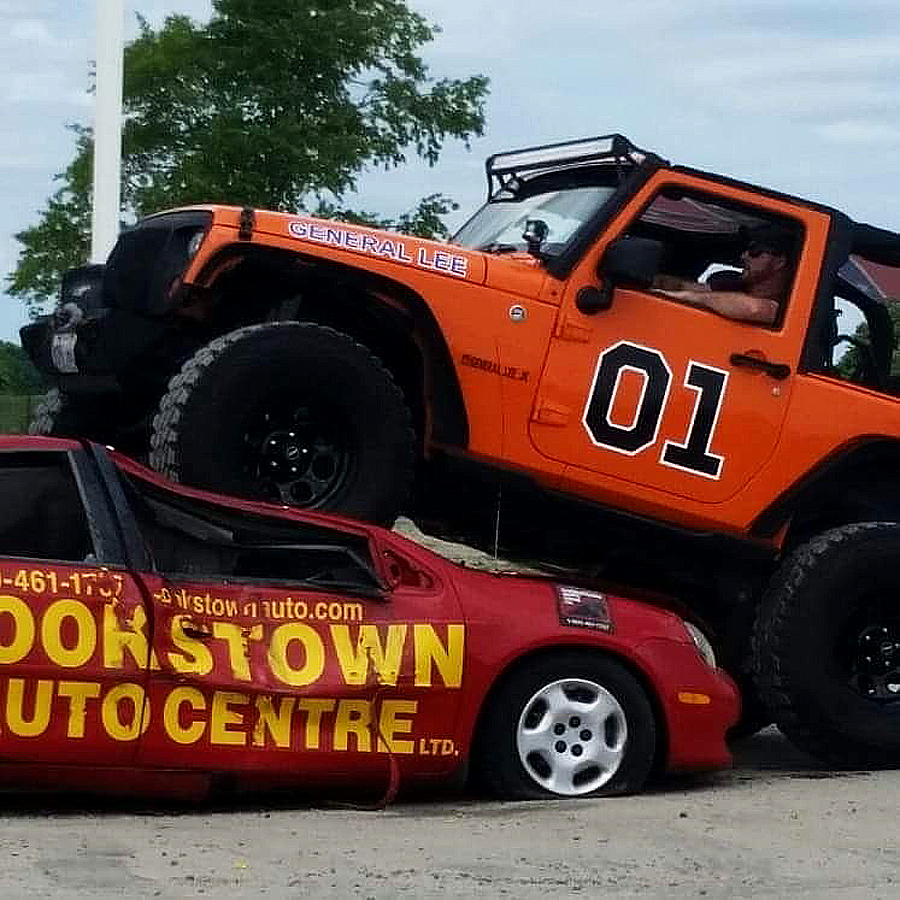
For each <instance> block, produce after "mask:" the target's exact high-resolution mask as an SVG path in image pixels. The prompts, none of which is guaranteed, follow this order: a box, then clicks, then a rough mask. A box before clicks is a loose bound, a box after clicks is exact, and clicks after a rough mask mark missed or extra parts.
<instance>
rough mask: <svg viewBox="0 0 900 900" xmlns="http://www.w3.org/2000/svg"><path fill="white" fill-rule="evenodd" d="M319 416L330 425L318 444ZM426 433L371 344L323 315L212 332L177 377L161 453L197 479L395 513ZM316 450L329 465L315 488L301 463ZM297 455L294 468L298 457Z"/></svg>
mask: <svg viewBox="0 0 900 900" xmlns="http://www.w3.org/2000/svg"><path fill="white" fill-rule="evenodd" d="M269 410H272V411H273V414H272V416H269ZM279 417H280V418H279ZM285 417H287V418H285ZM300 420H302V421H300ZM298 421H300V424H299V425H296V423H297V422H298ZM316 428H318V429H319V430H320V431H327V432H329V434H328V435H327V436H325V437H323V438H322V440H321V441H319V443H318V444H316V443H315V434H314V432H315V430H316ZM267 429H268V430H267ZM295 432H296V437H297V440H296V442H294V443H291V442H292V441H294V435H295ZM301 432H302V434H301ZM289 435H291V437H290V439H289V438H288V436H289ZM301 438H302V440H301ZM303 440H305V441H306V443H305V444H303V446H300V444H301V443H302V442H303ZM415 440H416V438H415V432H414V431H413V429H412V425H411V416H410V413H409V409H408V408H407V406H406V403H405V400H404V397H403V394H402V392H401V391H400V389H399V388H398V387H397V385H396V384H395V382H394V381H393V379H392V377H391V375H390V373H389V372H388V371H387V369H385V367H384V366H383V365H382V364H381V362H380V360H378V359H377V358H376V357H375V356H374V355H373V354H372V353H370V352H369V350H368V349H366V348H365V347H363V346H362V345H361V344H358V343H356V342H355V341H354V340H352V339H351V338H349V337H347V336H346V335H344V334H341V333H339V332H337V331H335V330H333V329H331V328H327V327H324V326H320V325H315V324H309V323H298V322H278V323H266V324H261V325H250V326H247V327H245V328H240V329H238V330H237V331H233V332H231V333H230V334H226V335H224V336H223V337H220V338H217V339H216V340H214V341H212V342H211V343H210V344H208V345H207V346H205V347H203V348H202V349H200V350H198V351H197V353H195V354H194V356H193V357H192V358H191V359H189V360H188V361H187V362H186V363H185V364H184V366H183V367H182V369H181V371H180V372H179V374H178V375H176V376H175V377H174V378H173V379H172V380H171V381H170V382H169V387H168V392H167V393H166V394H165V396H164V397H163V398H162V400H161V402H160V406H159V412H158V413H157V414H156V416H155V417H154V419H153V430H152V435H151V439H150V465H151V466H152V467H153V468H155V469H156V470H157V471H159V472H161V473H163V474H164V475H167V476H168V477H170V478H173V479H175V480H177V481H181V482H183V483H185V484H191V485H195V486H197V487H202V488H207V489H210V490H215V491H220V492H223V493H229V494H234V495H237V496H244V497H255V498H262V499H269V500H276V501H278V502H284V503H290V504H292V505H296V506H300V507H306V508H312V509H317V510H321V511H328V512H336V513H340V514H342V515H347V516H351V517H354V518H359V519H365V520H369V521H373V522H379V523H391V522H393V520H394V519H395V518H396V516H397V514H398V513H399V512H400V509H401V508H402V505H403V503H404V501H405V500H406V497H407V495H408V493H409V489H410V485H411V481H412V475H413V465H414V461H415ZM329 442H330V443H329ZM313 445H315V446H313ZM323 445H327V447H326V450H322V451H320V450H317V449H316V448H317V447H321V446H323ZM272 448H274V449H272ZM267 453H268V454H270V456H269V457H267V456H266V454H267ZM317 453H318V454H319V456H318V461H317V463H316V464H317V465H318V466H319V468H320V469H321V468H323V467H324V468H325V471H324V477H323V478H321V479H319V474H320V473H316V476H315V489H313V488H310V487H309V485H310V484H313V483H314V479H313V475H312V474H311V472H312V469H311V468H309V467H307V469H306V470H304V469H303V468H302V465H301V464H302V462H303V460H308V459H313V458H314V457H316V454H317ZM288 454H293V455H294V457H293V458H289V456H288ZM304 454H305V455H304ZM326 454H330V456H329V455H326ZM298 460H299V462H298V465H299V466H300V469H301V473H300V474H299V475H297V476H296V477H295V475H293V474H290V473H293V472H294V471H295V470H294V469H290V473H289V472H288V466H289V465H293V463H294V462H297V461H298ZM323 460H324V462H323ZM332 464H333V471H331V470H329V469H328V468H327V466H329V465H332ZM268 466H273V467H274V469H269V468H268ZM304 471H305V472H306V476H308V477H307V481H306V482H304V481H303V480H302V479H303V477H304V476H303V474H302V473H303V472H304ZM270 476H271V477H270ZM279 479H281V480H279ZM291 479H294V480H293V481H292V480H291ZM320 482H321V484H320ZM319 487H321V490H320V492H319V494H316V490H317V489H318V488H319ZM300 488H303V489H304V490H306V494H303V493H302V492H300V491H299V489H300Z"/></svg>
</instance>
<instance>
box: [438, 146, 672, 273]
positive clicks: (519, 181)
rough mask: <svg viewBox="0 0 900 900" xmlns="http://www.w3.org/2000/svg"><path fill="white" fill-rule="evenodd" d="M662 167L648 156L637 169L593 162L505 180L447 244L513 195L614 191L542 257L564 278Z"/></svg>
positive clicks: (607, 162)
mask: <svg viewBox="0 0 900 900" xmlns="http://www.w3.org/2000/svg"><path fill="white" fill-rule="evenodd" d="M663 165H664V163H663V161H662V160H660V159H659V158H658V157H656V156H653V155H650V156H648V157H647V158H646V159H644V160H643V161H642V162H641V163H640V164H639V165H637V166H630V165H624V164H622V162H621V160H617V161H606V162H602V163H597V162H592V163H588V164H580V165H576V166H568V167H566V168H559V169H555V170H553V171H549V172H548V171H542V172H540V173H538V174H535V175H532V176H530V177H527V178H526V177H521V178H512V179H506V181H505V182H504V183H503V185H502V186H501V187H499V188H498V189H496V190H495V191H494V193H493V194H492V195H491V196H490V197H489V198H488V200H487V203H485V204H483V205H482V206H481V207H479V209H478V210H477V211H476V212H475V213H474V215H473V216H471V217H470V218H469V219H468V220H467V221H466V222H465V223H464V224H463V225H462V226H461V227H460V228H459V229H458V230H457V231H456V233H455V234H454V235H453V236H452V237H451V238H450V243H451V244H454V243H455V242H456V237H457V235H459V234H460V233H461V232H464V231H465V230H466V229H467V228H468V226H469V225H470V223H471V222H472V221H473V220H474V219H476V218H477V217H478V216H479V215H481V213H482V211H483V210H484V209H486V208H488V207H490V206H491V205H492V204H495V203H505V202H510V201H509V199H507V198H509V197H510V196H511V195H514V196H516V197H518V198H520V199H527V197H528V196H531V195H534V194H539V193H546V192H548V191H550V190H565V189H566V188H575V187H586V186H596V187H604V186H607V187H611V188H612V189H613V190H612V191H611V192H610V194H609V196H607V197H606V198H605V200H604V201H603V202H602V203H600V204H599V205H598V207H597V208H596V210H595V211H594V212H593V213H592V214H591V216H589V217H588V218H587V219H586V220H585V221H584V222H583V223H582V225H581V226H580V227H579V228H577V229H575V230H574V231H573V232H572V234H571V235H570V237H569V239H568V240H567V241H566V242H565V244H564V245H562V246H561V247H560V248H559V250H558V252H554V253H552V254H541V255H540V257H539V258H540V259H541V261H542V262H543V264H544V266H545V267H546V269H547V271H548V272H550V274H551V275H553V276H554V277H556V278H560V279H562V278H566V277H567V276H568V275H569V273H570V272H571V271H572V269H573V268H574V266H575V265H576V263H577V262H578V261H579V260H580V259H581V257H582V256H583V255H584V253H585V252H586V251H587V249H588V247H589V246H590V245H591V244H592V243H593V242H594V240H595V239H596V238H597V236H598V235H599V234H600V233H601V232H602V231H603V229H604V228H606V227H607V226H608V225H609V223H610V222H611V221H612V219H613V218H614V217H615V215H616V214H617V213H618V212H619V210H621V209H622V208H623V207H624V206H625V205H626V204H627V203H628V202H629V200H630V199H631V198H632V197H633V196H634V195H635V194H636V193H637V191H638V190H640V188H641V187H642V185H643V184H644V183H645V182H646V181H647V179H649V178H650V177H651V175H653V173H654V172H656V171H657V170H658V169H660V168H662V167H663Z"/></svg>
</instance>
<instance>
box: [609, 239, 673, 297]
mask: <svg viewBox="0 0 900 900" xmlns="http://www.w3.org/2000/svg"><path fill="white" fill-rule="evenodd" d="M662 255H663V245H662V243H661V242H660V241H654V240H651V239H650V238H640V237H621V238H618V239H617V240H615V241H613V242H612V243H611V244H610V245H609V246H608V247H607V248H606V252H605V253H604V254H603V258H602V259H601V260H600V265H599V267H598V270H597V271H598V274H599V275H600V277H601V278H602V279H604V280H605V281H611V282H613V284H616V285H619V284H621V285H626V286H629V287H638V288H648V287H651V286H652V285H653V279H654V278H655V277H656V275H657V273H658V272H659V265H660V263H661V262H662Z"/></svg>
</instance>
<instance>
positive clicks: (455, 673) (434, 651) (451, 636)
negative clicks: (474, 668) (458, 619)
mask: <svg viewBox="0 0 900 900" xmlns="http://www.w3.org/2000/svg"><path fill="white" fill-rule="evenodd" d="M413 638H414V643H415V647H416V687H431V674H432V673H431V669H432V664H433V665H435V666H437V670H438V672H440V675H441V680H442V681H443V682H444V685H445V686H446V687H449V688H458V687H459V686H460V685H461V684H462V672H463V659H464V656H465V638H466V626H465V625H448V626H447V646H446V647H445V646H444V645H443V644H442V643H441V640H440V638H439V637H438V636H437V632H436V631H435V630H434V628H433V627H432V626H431V625H413Z"/></svg>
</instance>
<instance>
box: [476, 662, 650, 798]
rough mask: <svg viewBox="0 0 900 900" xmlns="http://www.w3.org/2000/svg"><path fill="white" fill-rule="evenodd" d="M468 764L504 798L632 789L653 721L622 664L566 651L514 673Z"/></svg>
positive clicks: (644, 769) (642, 768) (644, 768)
mask: <svg viewBox="0 0 900 900" xmlns="http://www.w3.org/2000/svg"><path fill="white" fill-rule="evenodd" d="M482 722H483V725H482V728H481V730H480V735H479V740H478V742H477V744H476V748H477V749H476V759H475V765H476V769H477V772H478V774H479V776H480V778H481V780H482V781H483V782H484V784H485V786H486V787H487V788H488V789H489V790H490V791H491V792H492V793H494V794H495V795H497V796H499V797H505V798H509V799H522V800H528V799H541V798H548V797H582V796H599V795H608V794H621V793H627V792H631V791H636V790H638V789H639V788H640V787H641V786H642V785H643V784H644V782H645V781H646V780H647V777H648V776H649V774H650V771H651V769H652V767H653V761H654V756H655V752H656V723H655V718H654V715H653V710H652V708H651V706H650V702H649V700H648V698H647V695H646V693H645V691H644V689H643V688H642V687H641V685H640V684H639V683H638V682H637V680H636V679H635V678H634V676H633V675H631V674H630V673H629V672H628V671H627V670H626V669H625V668H624V667H623V666H622V665H620V664H619V663H617V662H615V661H614V660H612V659H609V658H607V657H603V656H598V655H596V654H589V653H580V652H571V653H559V654H556V655H554V656H551V657H545V658H544V659H541V660H539V661H537V662H536V663H534V664H530V665H528V666H527V667H526V666H522V667H520V668H519V669H517V670H516V671H515V672H514V673H513V674H512V676H511V677H509V678H507V679H506V680H505V681H504V682H503V683H502V684H501V685H500V687H499V689H498V690H497V691H496V692H495V694H494V696H493V697H492V699H491V702H490V705H489V707H488V708H487V709H486V710H485V714H484V717H483V720H482Z"/></svg>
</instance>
